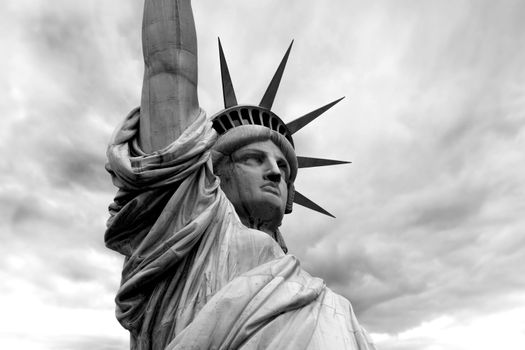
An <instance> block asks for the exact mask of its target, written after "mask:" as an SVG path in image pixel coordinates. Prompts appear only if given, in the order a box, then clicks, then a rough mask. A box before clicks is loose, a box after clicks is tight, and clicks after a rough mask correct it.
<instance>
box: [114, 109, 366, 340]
mask: <svg viewBox="0 0 525 350" xmlns="http://www.w3.org/2000/svg"><path fill="white" fill-rule="evenodd" d="M139 118H140V110H139V109H135V110H133V111H132V112H131V113H130V114H129V115H128V117H127V118H126V119H125V120H124V122H123V123H122V125H121V126H119V127H118V128H117V130H116V131H115V133H114V134H113V136H112V139H111V141H110V144H109V146H108V151H107V156H108V164H107V165H106V168H107V170H108V171H109V172H110V174H111V175H112V179H113V183H114V184H115V185H116V186H117V187H118V189H119V190H118V193H117V195H116V197H115V200H114V202H113V203H112V204H111V205H110V207H109V210H110V218H109V220H108V223H107V231H106V234H105V242H106V246H107V247H108V248H110V249H113V250H115V251H117V252H119V253H121V254H123V255H124V256H125V262H124V267H123V271H122V281H121V286H120V289H119V291H118V293H117V296H116V304H117V308H116V315H117V319H118V320H119V322H120V323H121V324H122V326H123V327H125V328H126V329H128V330H129V331H130V334H131V349H133V350H150V349H151V350H153V349H155V350H160V349H169V350H175V349H193V350H197V349H200V350H207V349H352V350H353V349H359V350H367V349H374V346H373V344H372V342H371V340H370V338H369V337H368V335H367V333H366V332H365V331H364V330H363V328H362V327H361V326H360V325H359V323H358V322H357V319H356V317H355V315H354V312H353V310H352V306H351V304H350V303H349V302H348V300H346V299H345V298H343V297H341V296H339V295H337V294H335V293H334V292H332V291H331V290H330V289H329V288H327V287H326V286H325V284H324V282H323V281H322V280H321V279H319V278H315V277H312V276H310V275H309V274H308V273H307V272H305V271H304V270H303V269H302V268H301V266H300V264H299V262H298V260H297V258H295V257H294V256H293V255H290V254H285V253H284V252H283V250H282V248H281V246H280V245H279V244H278V243H277V242H276V241H275V240H274V239H273V238H271V237H270V236H269V235H268V234H266V233H264V232H261V231H258V230H254V229H249V228H247V227H245V226H244V225H243V224H242V223H241V221H240V219H239V217H238V216H237V214H236V212H235V210H234V208H233V206H232V204H231V203H230V202H229V201H228V199H227V198H226V196H225V194H224V193H223V192H222V190H221V189H220V187H219V179H218V178H217V176H215V175H214V173H213V169H212V165H211V160H210V148H211V147H212V146H213V144H214V142H215V140H216V138H217V135H216V133H215V131H214V130H213V129H212V128H211V123H210V122H209V121H208V120H207V119H206V117H205V114H204V113H203V112H201V114H200V115H199V117H198V118H197V120H196V121H195V122H194V123H193V124H192V125H191V126H189V127H188V129H187V130H186V131H185V132H184V133H183V134H182V135H181V136H180V137H179V138H178V139H177V140H175V141H174V142H173V143H172V144H170V145H169V146H167V147H166V148H164V149H162V150H160V151H157V152H154V153H152V154H145V153H144V152H142V151H141V149H140V147H139V146H138V142H137V139H136V136H137V129H138V125H139Z"/></svg>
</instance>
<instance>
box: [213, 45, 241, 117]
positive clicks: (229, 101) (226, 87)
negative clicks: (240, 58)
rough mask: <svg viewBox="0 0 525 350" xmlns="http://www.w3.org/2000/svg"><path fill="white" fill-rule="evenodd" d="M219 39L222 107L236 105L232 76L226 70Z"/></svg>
mask: <svg viewBox="0 0 525 350" xmlns="http://www.w3.org/2000/svg"><path fill="white" fill-rule="evenodd" d="M217 39H218V40H219V59H220V62H221V78H222V94H223V97H224V108H230V107H233V106H236V105H237V97H235V90H234V89H233V83H232V78H231V76H230V71H229V70H228V64H227V63H226V58H225V57H224V51H223V50H222V45H221V39H220V38H217Z"/></svg>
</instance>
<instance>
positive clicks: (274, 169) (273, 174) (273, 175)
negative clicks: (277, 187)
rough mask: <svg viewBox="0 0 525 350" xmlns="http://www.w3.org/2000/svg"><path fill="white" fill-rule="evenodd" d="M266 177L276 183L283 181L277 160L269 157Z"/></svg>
mask: <svg viewBox="0 0 525 350" xmlns="http://www.w3.org/2000/svg"><path fill="white" fill-rule="evenodd" d="M264 178H265V179H266V180H270V181H272V182H275V183H279V182H281V171H280V169H279V166H278V165H277V162H276V161H275V160H273V159H269V160H268V161H267V167H266V171H265V173H264Z"/></svg>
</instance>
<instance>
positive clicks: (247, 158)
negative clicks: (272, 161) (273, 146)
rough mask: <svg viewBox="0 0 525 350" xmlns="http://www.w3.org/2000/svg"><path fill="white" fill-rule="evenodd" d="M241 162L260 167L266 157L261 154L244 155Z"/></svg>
mask: <svg viewBox="0 0 525 350" xmlns="http://www.w3.org/2000/svg"><path fill="white" fill-rule="evenodd" d="M241 161H242V162H243V163H245V164H248V165H259V164H262V163H263V162H264V156H263V155H261V154H260V153H247V154H245V155H243V157H242V158H241Z"/></svg>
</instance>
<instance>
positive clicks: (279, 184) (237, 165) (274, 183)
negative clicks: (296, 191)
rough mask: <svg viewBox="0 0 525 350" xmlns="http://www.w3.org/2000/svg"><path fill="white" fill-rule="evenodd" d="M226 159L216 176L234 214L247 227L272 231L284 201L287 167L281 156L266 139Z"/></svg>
mask: <svg viewBox="0 0 525 350" xmlns="http://www.w3.org/2000/svg"><path fill="white" fill-rule="evenodd" d="M230 159H231V161H230V162H229V164H224V165H222V167H221V168H220V169H218V174H219V176H220V178H221V188H222V190H223V191H224V193H225V194H226V196H227V197H228V199H229V200H230V202H232V204H233V206H234V207H235V210H236V211H237V214H238V215H239V216H240V217H241V220H242V221H243V222H244V223H245V224H246V222H247V221H250V225H249V226H250V227H255V228H259V227H258V225H267V226H268V225H269V226H272V225H273V226H275V229H276V228H277V227H278V226H279V225H280V223H281V220H282V217H283V215H284V210H285V208H286V201H287V198H288V185H287V181H288V179H289V176H290V167H289V165H288V162H287V161H286V158H285V157H284V155H283V153H282V152H281V150H280V149H279V148H278V147H277V146H276V145H275V144H274V143H273V142H272V141H269V140H268V141H262V142H254V143H251V144H249V145H246V146H244V147H241V148H239V149H238V150H236V151H235V152H234V153H233V154H232V155H231V158H230ZM251 221H254V222H251ZM259 229H260V228H259Z"/></svg>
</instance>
